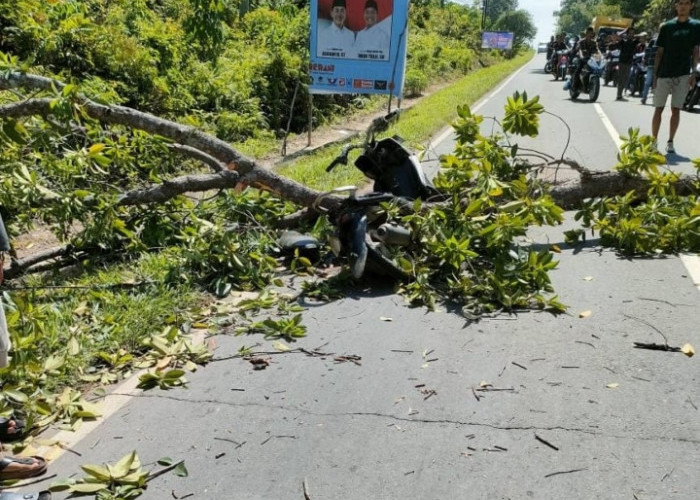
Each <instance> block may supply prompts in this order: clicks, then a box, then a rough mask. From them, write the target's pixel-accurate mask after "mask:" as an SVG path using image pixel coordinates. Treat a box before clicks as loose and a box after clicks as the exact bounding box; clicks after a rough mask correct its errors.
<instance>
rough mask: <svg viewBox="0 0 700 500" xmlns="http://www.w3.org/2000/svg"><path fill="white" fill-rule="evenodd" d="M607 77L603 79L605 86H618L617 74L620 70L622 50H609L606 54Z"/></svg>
mask: <svg viewBox="0 0 700 500" xmlns="http://www.w3.org/2000/svg"><path fill="white" fill-rule="evenodd" d="M605 59H606V61H607V62H606V64H605V76H604V78H603V83H604V84H605V86H607V85H608V83H610V82H612V83H613V86H616V85H617V77H618V75H617V73H618V70H619V69H620V49H615V50H608V51H607V52H606V53H605Z"/></svg>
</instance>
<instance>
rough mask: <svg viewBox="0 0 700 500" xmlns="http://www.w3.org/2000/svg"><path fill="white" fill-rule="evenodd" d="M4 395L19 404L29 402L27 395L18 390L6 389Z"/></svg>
mask: <svg viewBox="0 0 700 500" xmlns="http://www.w3.org/2000/svg"><path fill="white" fill-rule="evenodd" d="M2 393H3V394H4V395H5V396H6V397H8V398H10V399H12V400H13V401H15V402H17V403H26V402H27V401H29V397H28V396H27V395H26V394H25V393H23V392H22V391H20V390H17V389H6V390H4V391H2Z"/></svg>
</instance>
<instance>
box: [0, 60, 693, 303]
mask: <svg viewBox="0 0 700 500" xmlns="http://www.w3.org/2000/svg"><path fill="white" fill-rule="evenodd" d="M0 89H1V90H5V91H11V92H12V93H13V96H14V97H13V98H11V99H10V98H8V99H6V101H9V102H6V103H5V104H2V105H0V119H2V120H3V122H4V124H5V125H4V127H3V134H2V137H3V142H4V143H5V144H7V145H10V146H12V152H13V153H14V156H12V152H11V153H10V154H8V159H10V160H11V161H9V162H8V164H9V165H13V166H12V167H11V168H9V169H7V170H6V172H5V175H6V176H10V177H13V180H12V181H9V180H8V181H7V182H6V184H7V185H8V186H9V187H10V189H8V190H7V192H6V194H5V196H4V197H3V198H0V202H4V203H3V204H5V205H6V208H7V207H8V206H9V207H10V209H13V210H15V211H16V212H26V213H29V212H32V211H31V210H30V211H27V210H25V209H26V208H28V207H22V206H21V202H22V200H24V201H26V202H27V203H28V204H29V207H31V208H32V209H36V210H34V211H33V213H32V216H33V217H37V216H38V214H39V213H40V212H39V209H41V210H42V211H43V212H42V213H43V214H46V213H50V214H51V217H48V216H46V215H41V216H40V217H43V218H44V220H46V221H47V222H49V223H51V224H54V225H55V226H56V227H58V228H59V231H58V233H59V235H60V236H63V237H65V238H67V236H68V230H67V228H68V227H69V226H71V224H73V223H74V222H75V221H76V220H80V221H81V222H82V223H86V222H88V224H87V225H86V229H84V230H83V231H82V232H81V233H80V235H79V236H78V237H75V236H73V237H71V238H70V239H69V240H70V241H69V242H68V245H67V246H66V247H64V248H63V249H57V250H53V251H49V252H46V254H45V255H46V258H51V259H55V258H56V257H57V256H59V255H60V256H67V257H69V256H70V252H71V250H76V251H86V249H88V248H96V249H101V250H104V249H105V248H111V247H113V248H118V247H123V246H128V245H130V244H131V245H133V241H134V240H135V239H136V238H135V237H134V235H135V233H137V232H140V234H141V235H142V236H144V237H148V236H149V235H148V234H146V231H145V230H144V227H147V225H148V224H149V223H150V227H155V226H157V225H158V224H159V222H158V221H156V220H151V221H150V222H149V221H146V222H144V220H143V219H142V217H144V216H143V214H142V213H143V212H144V211H146V212H148V211H151V210H152V209H149V208H146V207H148V206H153V205H158V206H161V207H165V208H163V211H164V212H168V210H172V211H175V212H176V211H177V210H181V209H182V208H183V205H182V203H183V201H182V198H183V195H185V194H187V193H190V194H191V193H198V192H199V193H202V192H211V191H212V190H218V191H219V192H229V191H230V192H236V191H240V190H241V188H242V186H250V187H252V188H255V189H257V190H260V191H263V192H268V193H271V194H272V195H274V197H276V198H279V199H280V200H282V201H284V202H291V203H292V204H293V205H294V207H293V210H292V209H289V207H288V209H287V210H284V211H282V212H278V213H277V214H276V215H275V216H274V217H270V218H268V219H267V220H265V221H264V224H265V225H267V226H269V227H274V226H275V225H277V224H280V223H284V224H285V225H287V226H288V225H289V224H290V221H295V222H296V221H306V222H308V217H307V218H304V217H296V216H295V215H294V214H293V212H294V211H299V210H300V209H303V208H306V209H307V210H306V212H307V214H308V207H310V206H312V204H313V203H314V201H315V200H317V198H318V197H319V195H320V194H321V193H319V192H317V191H315V190H313V189H310V188H308V187H307V186H304V185H302V184H300V183H298V182H295V181H293V180H291V179H289V178H285V177H282V176H280V175H278V174H276V173H275V172H274V171H273V170H272V169H271V168H269V167H268V166H266V165H263V164H260V163H258V162H256V161H254V160H253V159H251V158H248V157H246V156H245V155H243V154H241V153H240V152H239V151H237V150H236V149H235V148H233V147H232V146H231V145H229V144H227V143H226V142H224V141H221V140H219V139H217V138H216V137H213V136H211V135H209V134H206V133H204V132H202V131H200V130H198V129H197V128H196V127H194V126H191V125H183V124H180V123H176V122H174V121H171V120H166V119H163V118H160V117H156V116H153V115H150V114H148V113H143V112H140V111H137V110H133V109H129V108H126V107H123V106H119V105H115V104H107V103H98V102H96V101H95V100H92V99H90V98H88V97H87V96H85V95H83V94H82V93H81V92H80V91H79V89H78V87H77V86H75V85H65V84H63V83H61V82H58V81H56V80H54V79H50V78H46V77H42V76H39V75H32V74H26V73H22V72H19V71H16V70H9V71H6V72H5V73H3V74H2V75H1V76H0ZM20 91H24V92H33V94H32V95H25V94H23V93H21V92H20ZM542 111H543V108H542V106H541V105H540V104H539V103H538V99H537V98H534V99H528V98H527V95H525V94H523V95H519V94H516V95H515V96H514V98H509V103H508V105H507V106H506V117H505V119H504V121H503V129H504V131H505V132H506V133H510V134H515V135H535V134H536V133H537V125H538V119H539V118H538V115H539V114H540V113H542ZM459 114H460V118H459V119H458V120H457V122H456V123H455V124H454V128H455V133H456V135H457V139H458V144H457V146H456V149H455V153H454V154H453V155H448V156H447V157H446V158H445V159H444V160H443V166H444V172H443V173H441V174H440V175H439V176H438V179H437V180H436V185H437V187H438V188H440V189H442V190H443V192H444V193H445V194H446V196H447V198H448V200H451V201H448V202H441V203H438V204H434V205H433V204H430V203H425V204H423V205H422V206H421V207H420V209H419V210H418V213H415V214H410V213H406V212H405V211H403V212H400V213H399V215H401V216H402V217H405V218H406V217H407V219H405V221H404V222H408V223H411V224H412V225H413V229H414V231H416V232H417V233H419V234H420V233H427V234H428V236H426V238H428V239H437V240H450V239H455V238H456V239H457V240H459V241H462V240H463V241H467V242H469V244H470V245H471V248H470V249H469V251H467V250H466V249H462V250H459V251H457V252H456V253H454V252H452V253H454V255H452V254H450V253H451V250H450V251H448V250H445V249H444V248H442V247H440V244H441V243H436V244H435V245H432V247H431V245H426V253H425V254H423V255H413V256H412V260H411V262H409V263H408V264H407V267H408V268H410V269H411V270H412V272H413V273H414V275H415V276H416V277H417V276H419V275H421V274H423V275H425V276H427V275H429V274H430V275H432V276H433V278H434V277H435V273H434V272H433V271H431V270H430V267H431V266H437V267H438V268H441V267H442V266H446V268H445V269H443V270H442V271H441V273H442V274H441V276H442V278H441V279H449V280H453V279H454V277H456V276H460V275H461V276H462V278H461V279H458V280H457V281H460V280H465V279H466V282H464V283H462V284H461V285H458V286H457V289H451V291H449V292H447V291H446V290H445V289H442V290H441V291H442V292H443V294H444V295H445V296H453V295H454V293H458V294H460V295H464V296H473V295H477V296H479V295H483V296H485V297H489V298H487V299H485V302H489V301H491V302H495V303H496V304H500V305H501V306H504V307H506V308H512V307H523V306H527V305H528V304H532V303H533V302H532V301H533V300H534V302H536V303H538V304H539V305H540V306H544V305H546V304H547V303H548V302H547V300H545V299H543V298H542V296H541V292H542V291H547V290H550V289H549V284H548V280H541V281H537V282H536V283H535V282H530V283H529V284H528V286H526V287H525V289H523V290H520V291H519V292H518V293H517V294H516V295H517V296H518V298H517V299H516V300H512V299H513V297H511V295H510V293H509V292H506V291H503V290H497V289H498V288H499V287H500V285H495V284H494V283H493V282H492V281H493V279H491V278H489V279H485V277H484V276H485V275H484V276H480V273H479V272H476V271H475V270H474V267H473V265H474V261H480V265H482V266H483V267H484V269H489V272H492V271H493V270H494V269H497V268H499V266H502V265H503V263H502V262H490V263H488V264H485V262H487V261H489V260H493V259H496V261H498V259H505V260H508V259H506V258H505V257H504V256H503V255H504V253H506V254H507V253H508V252H509V251H511V250H512V246H513V238H515V237H516V236H518V235H522V234H524V231H525V229H526V228H527V226H528V225H530V224H556V223H558V222H560V221H561V208H560V207H564V208H579V207H582V206H583V205H584V204H585V201H586V200H591V199H601V198H605V197H614V196H620V195H625V193H630V192H634V193H635V195H633V197H632V199H633V200H634V201H635V202H639V201H640V200H642V199H643V198H644V196H646V194H645V193H648V192H651V191H650V189H651V190H652V191H653V190H654V189H656V188H655V186H656V187H658V185H659V176H658V175H655V176H653V177H652V178H645V177H643V176H641V175H640V173H642V172H645V171H648V170H649V169H652V170H653V169H656V170H655V171H656V172H657V173H658V166H659V165H661V164H662V163H663V161H664V158H663V157H661V156H660V155H659V154H658V152H656V151H653V150H652V149H651V143H650V141H649V140H648V139H646V138H643V137H639V135H638V133H637V132H635V131H630V139H629V142H628V143H626V145H625V147H624V148H623V151H622V152H621V155H620V164H619V165H618V170H617V171H614V172H592V171H590V170H588V169H586V168H585V167H583V166H581V165H579V164H577V163H576V162H574V161H572V160H568V159H565V158H559V159H556V158H552V157H549V156H547V155H545V154H534V155H529V156H535V157H536V158H537V159H538V160H539V162H534V163H533V162H531V161H529V160H524V159H523V158H524V157H526V156H528V155H526V154H519V152H518V148H517V145H515V146H508V147H506V146H504V145H503V143H502V142H499V141H500V140H502V139H503V136H495V137H490V138H487V137H483V136H481V134H480V133H479V124H480V122H481V117H479V116H478V115H472V114H471V112H470V110H469V109H468V107H466V106H464V107H461V108H460V111H459ZM140 133H145V135H141V134H140ZM122 149H124V150H125V153H124V154H122ZM27 151H37V153H34V154H33V155H30V156H31V157H30V159H29V160H27V158H26V153H27ZM173 152H176V153H177V155H185V156H186V157H187V158H189V159H191V160H193V161H195V162H196V164H197V165H199V167H196V169H199V170H201V169H202V167H204V170H205V171H204V172H197V173H195V172H192V171H191V169H192V168H193V163H189V164H188V166H183V165H181V164H179V163H178V160H177V158H178V156H177V155H173V154H172V153H173ZM135 157H136V158H135ZM161 158H169V160H168V162H170V164H171V166H170V168H169V169H165V170H163V169H160V170H159V169H157V167H155V164H156V163H157V162H158V161H161V160H160V159H161ZM44 164H51V165H53V166H56V165H62V167H61V168H63V170H61V168H58V169H57V170H55V171H54V172H52V173H46V172H45V173H44V174H43V175H38V174H37V173H36V172H31V171H30V166H37V167H39V166H42V165H44ZM76 164H77V165H78V166H81V165H82V166H84V167H86V168H88V169H89V171H90V173H96V174H99V177H100V178H101V180H97V179H91V178H90V175H86V174H85V172H81V171H80V170H76V168H75V167H76ZM145 164H150V166H149V168H150V170H149V169H146V168H145V167H144V165H145ZM561 167H566V168H568V169H571V170H573V171H575V172H577V173H578V178H576V179H574V180H568V181H566V182H557V181H556V175H555V176H551V175H550V176H546V177H548V178H545V179H544V180H543V179H542V178H541V177H540V176H538V173H541V172H542V171H543V170H544V169H546V168H549V169H552V168H554V169H555V170H556V169H557V168H561ZM15 168H19V169H20V174H19V175H17V172H14V175H13V176H12V175H11V174H12V172H11V171H12V169H15ZM161 170H162V171H161ZM155 171H157V173H154V172H155ZM178 172H179V173H180V175H172V174H173V173H178ZM103 174H104V178H103V179H102V176H103ZM71 176H72V177H71ZM56 177H59V178H61V181H63V182H64V184H63V185H61V183H60V182H55V180H56ZM8 178H9V177H6V179H8ZM73 178H78V179H79V180H80V182H78V183H75V182H74V180H69V179H73ZM17 179H19V180H18V181H17ZM49 181H51V185H46V183H47V182H49ZM86 186H90V189H89V190H88V189H85V188H86ZM96 186H97V187H98V188H105V187H106V188H107V189H103V190H99V189H95V187H96ZM664 186H665V187H664V189H670V190H672V191H673V194H674V195H681V194H684V193H691V192H695V190H696V186H695V184H694V179H691V178H681V177H677V176H675V177H674V176H668V177H666V178H665V184H664ZM13 189H14V190H15V192H14V193H13ZM17 193H19V195H18V196H16V198H17V199H15V198H14V197H13V195H14V194H17ZM18 200H19V201H18ZM265 200H269V198H265ZM339 202H340V199H339V198H337V197H333V196H331V197H327V198H325V199H324V202H323V203H324V204H325V207H326V208H332V207H333V206H335V205H337V204H338V203H339ZM521 202H522V203H521ZM168 204H170V205H168ZM516 205H517V206H518V208H517V209H513V207H514V206H516ZM47 207H50V208H48V209H47ZM125 207H138V210H139V211H141V212H142V213H141V214H137V213H135V212H133V211H122V210H123V209H124V208H125ZM433 209H434V210H433ZM431 211H432V212H431ZM446 213H451V215H449V216H447V215H445V214H446ZM436 214H437V215H436ZM506 219H508V220H506ZM584 219H588V223H589V224H590V223H591V221H590V219H591V217H590V214H589V216H587V217H584ZM475 221H479V224H476V223H475ZM504 221H505V222H504ZM257 222H260V221H257ZM446 222H449V225H448V226H447V227H448V228H449V229H448V230H445V223H446ZM26 224H28V218H25V225H26ZM440 225H442V227H439V226H440ZM450 225H451V226H450ZM502 225H505V226H508V227H505V228H504V227H501V226H502ZM594 225H595V224H594V223H593V226H594ZM100 229H101V230H102V232H101V231H100ZM110 229H111V230H112V233H113V234H112V235H111V236H108V235H106V231H107V230H110ZM500 230H503V234H499V231H500ZM175 231H176V230H173V233H174V232H175ZM115 235H117V236H119V235H121V236H119V237H116V236H115ZM169 236H170V239H169V242H168V241H166V240H168V238H165V239H163V238H161V240H159V242H158V243H159V244H169V243H172V239H173V234H170V235H169ZM492 238H495V240H492ZM125 240H129V241H130V242H125ZM139 241H140V240H139ZM136 246H138V245H136ZM494 248H496V249H498V250H497V251H496V252H495V253H494ZM674 248H675V247H674ZM474 252H475V253H474ZM441 254H444V255H445V256H444V257H443V258H441V259H437V260H435V258H434V256H435V255H441ZM447 254H450V255H447ZM474 256H477V257H476V258H474ZM523 258H524V257H523V256H522V255H521V256H516V257H513V261H515V262H519V261H521V260H522V259H523ZM194 260H198V259H194ZM467 261H471V262H470V263H469V265H468V266H465V262H467ZM39 262H40V261H37V260H32V261H31V265H27V263H26V262H18V261H15V262H14V265H13V267H11V269H10V270H9V272H8V277H13V276H18V275H20V274H21V273H23V272H26V271H27V270H29V269H32V266H36V265H37V264H38V263H39ZM512 263H513V262H511V264H512ZM470 266H472V267H470ZM544 267H545V268H546V267H547V265H545V266H544ZM219 271H221V270H220V269H219V270H218V271H217V270H216V269H212V270H211V272H210V273H209V279H213V276H215V275H216V273H217V272H219ZM450 276H452V277H450ZM502 278H503V276H496V278H494V279H496V280H498V279H502ZM428 281H430V282H431V284H430V285H429V286H428V285H427V282H426V285H425V287H424V288H426V289H421V290H418V291H415V290H414V293H413V294H412V295H411V297H412V299H413V300H417V301H423V302H431V301H432V299H431V298H428V297H429V296H431V297H432V294H433V293H434V292H435V290H440V289H441V285H439V284H436V283H435V282H434V280H428ZM516 281H517V280H516ZM420 282H421V280H419V279H416V280H415V281H414V282H413V283H412V284H410V285H408V288H416V287H423V285H419V284H417V283H420ZM467 282H468V283H467ZM488 282H492V283H491V284H488ZM485 283H486V284H485ZM450 287H452V285H450ZM427 289H429V291H428V290H427ZM486 289H488V290H486ZM468 302H469V303H470V307H471V308H473V309H477V310H478V309H480V306H478V305H477V304H476V303H475V302H474V301H473V300H471V299H470V300H469V301H468ZM555 307H559V306H558V305H555Z"/></svg>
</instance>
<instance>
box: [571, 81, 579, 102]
mask: <svg viewBox="0 0 700 500" xmlns="http://www.w3.org/2000/svg"><path fill="white" fill-rule="evenodd" d="M573 87H574V84H573V83H572V84H571V86H570V87H569V97H571V100H572V101H575V100H576V98H577V97H578V96H579V94H580V93H581V91H580V90H578V89H576V90H574V89H573Z"/></svg>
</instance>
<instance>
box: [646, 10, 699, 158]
mask: <svg viewBox="0 0 700 500" xmlns="http://www.w3.org/2000/svg"><path fill="white" fill-rule="evenodd" d="M694 5H695V0H675V7H676V14H677V17H675V18H674V19H671V20H670V21H666V22H665V23H664V24H662V25H661V29H660V30H659V37H658V39H657V40H656V45H657V46H658V49H657V51H656V57H655V58H654V80H653V82H652V86H653V88H654V108H655V109H654V117H653V118H652V120H651V135H652V136H653V137H654V143H655V144H656V141H657V139H658V137H659V128H661V115H662V113H663V111H664V107H665V106H666V101H667V99H668V96H669V94H670V95H671V122H670V127H669V136H668V142H667V143H666V152H667V153H670V154H673V153H675V152H676V150H675V147H674V146H673V138H674V137H675V135H676V130H678V124H679V123H680V118H681V116H680V115H681V113H680V110H681V107H683V101H684V100H685V95H686V93H687V92H688V89H689V88H690V87H692V86H694V85H695V76H694V75H692V74H691V73H690V71H691V68H693V67H694V66H695V65H696V64H700V49H698V45H700V21H698V20H697V19H693V18H691V17H690V12H691V10H692V8H693V7H694ZM693 61H694V62H693Z"/></svg>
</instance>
